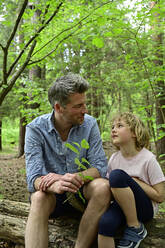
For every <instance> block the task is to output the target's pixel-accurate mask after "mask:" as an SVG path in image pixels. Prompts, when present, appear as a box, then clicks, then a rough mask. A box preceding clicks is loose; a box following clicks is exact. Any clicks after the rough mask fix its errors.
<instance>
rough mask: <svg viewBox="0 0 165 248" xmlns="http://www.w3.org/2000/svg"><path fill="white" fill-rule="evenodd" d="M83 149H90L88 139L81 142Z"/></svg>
mask: <svg viewBox="0 0 165 248" xmlns="http://www.w3.org/2000/svg"><path fill="white" fill-rule="evenodd" d="M81 147H82V148H84V149H89V143H88V141H86V139H83V140H82V141H81Z"/></svg>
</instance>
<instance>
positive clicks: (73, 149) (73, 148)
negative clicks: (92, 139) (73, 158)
mask: <svg viewBox="0 0 165 248" xmlns="http://www.w3.org/2000/svg"><path fill="white" fill-rule="evenodd" d="M65 146H66V147H67V148H69V149H70V150H71V151H72V152H74V153H76V154H78V155H79V153H80V152H79V151H78V150H77V149H76V148H75V147H74V146H72V145H71V144H69V143H65Z"/></svg>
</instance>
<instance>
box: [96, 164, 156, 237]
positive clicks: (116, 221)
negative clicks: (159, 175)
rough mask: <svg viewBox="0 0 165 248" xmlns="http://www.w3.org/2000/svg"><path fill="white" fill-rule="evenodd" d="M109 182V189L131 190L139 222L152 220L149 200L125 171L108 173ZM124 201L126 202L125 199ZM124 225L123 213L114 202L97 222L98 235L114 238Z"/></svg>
mask: <svg viewBox="0 0 165 248" xmlns="http://www.w3.org/2000/svg"><path fill="white" fill-rule="evenodd" d="M109 182H110V186H111V188H126V187H130V188H131V190H132V192H133V194H134V198H135V202H136V210H137V216H138V220H139V221H141V222H146V221H149V220H150V219H152V218H153V206H152V202H151V200H150V198H149V197H148V196H147V195H146V193H145V192H144V190H143V189H142V188H141V187H140V186H139V185H138V184H137V183H136V182H135V180H133V179H132V178H131V177H130V176H129V175H128V174H127V173H126V172H125V171H123V170H120V169H116V170H113V171H112V172H111V173H110V176H109ZM125 200H126V201H127V199H125ZM124 224H126V219H125V216H124V213H123V211H122V209H121V208H120V206H119V204H118V203H117V202H116V201H115V200H114V201H113V202H112V203H111V204H110V206H109V208H108V209H107V211H106V212H105V213H104V214H103V215H102V217H101V219H100V221H99V231H98V233H99V234H101V235H104V236H109V237H114V236H115V235H116V231H117V230H118V228H119V227H120V226H122V225H124Z"/></svg>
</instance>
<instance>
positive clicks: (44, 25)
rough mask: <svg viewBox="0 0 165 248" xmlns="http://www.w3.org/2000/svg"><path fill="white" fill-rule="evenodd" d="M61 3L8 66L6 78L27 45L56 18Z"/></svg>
mask: <svg viewBox="0 0 165 248" xmlns="http://www.w3.org/2000/svg"><path fill="white" fill-rule="evenodd" d="M62 4H63V2H61V3H60V4H59V5H58V6H57V8H56V10H55V11H54V13H53V14H52V15H51V17H50V18H49V19H48V20H47V21H46V22H45V23H44V24H43V25H42V26H41V27H40V28H39V29H38V30H37V31H36V33H35V34H34V35H33V36H32V37H31V39H30V40H29V41H28V42H27V43H26V44H25V46H24V48H23V49H22V51H21V52H20V53H19V55H18V57H17V59H16V60H15V61H14V62H13V64H12V65H11V66H10V68H9V70H8V72H7V77H8V76H9V75H10V73H11V71H12V70H13V68H14V66H15V65H16V64H17V62H18V61H19V60H20V58H21V57H22V55H23V54H24V52H25V50H26V49H27V48H28V47H29V45H30V44H31V43H32V42H33V41H34V40H35V38H36V37H37V36H38V35H39V34H40V33H41V31H42V30H43V29H44V28H45V27H46V26H47V25H48V24H49V23H50V21H51V20H52V19H53V18H54V17H55V16H56V14H57V13H58V11H59V9H60V7H61V6H62Z"/></svg>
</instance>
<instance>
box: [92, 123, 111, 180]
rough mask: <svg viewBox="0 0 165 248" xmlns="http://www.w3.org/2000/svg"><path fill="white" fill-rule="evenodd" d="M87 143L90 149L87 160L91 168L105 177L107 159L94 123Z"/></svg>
mask: <svg viewBox="0 0 165 248" xmlns="http://www.w3.org/2000/svg"><path fill="white" fill-rule="evenodd" d="M88 142H89V146H90V147H89V150H88V153H87V159H88V161H89V162H90V164H91V165H92V166H93V167H95V168H97V169H98V171H99V173H100V176H101V177H105V176H106V172H107V158H106V155H105V152H104V149H103V146H102V140H101V136H100V131H99V128H98V125H97V122H96V121H95V122H94V124H93V126H92V128H91V131H90V136H89V141H88Z"/></svg>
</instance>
